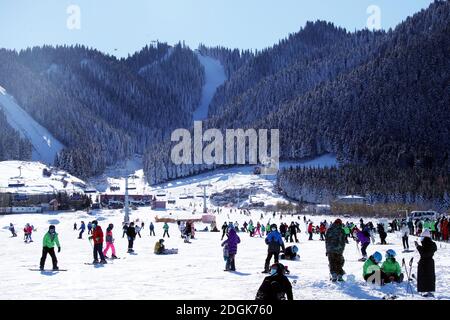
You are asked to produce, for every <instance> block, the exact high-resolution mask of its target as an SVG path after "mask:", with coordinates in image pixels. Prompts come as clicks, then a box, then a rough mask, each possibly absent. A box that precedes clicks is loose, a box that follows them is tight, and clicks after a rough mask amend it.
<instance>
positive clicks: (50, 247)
mask: <svg viewBox="0 0 450 320" xmlns="http://www.w3.org/2000/svg"><path fill="white" fill-rule="evenodd" d="M42 242H43V246H42V257H41V261H40V264H39V269H41V270H44V266H45V260H46V259H47V254H49V255H50V257H51V258H52V264H53V270H59V268H58V259H56V254H55V245H56V247H58V252H61V245H60V243H59V239H58V234H57V233H56V228H55V226H54V225H50V226H49V227H48V232H47V233H46V234H45V235H44V239H43V241H42Z"/></svg>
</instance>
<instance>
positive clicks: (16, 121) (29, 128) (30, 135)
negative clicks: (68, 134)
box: [0, 86, 64, 164]
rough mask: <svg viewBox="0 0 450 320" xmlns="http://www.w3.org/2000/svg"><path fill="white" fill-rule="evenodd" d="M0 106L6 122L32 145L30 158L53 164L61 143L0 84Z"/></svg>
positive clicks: (61, 145) (60, 148)
mask: <svg viewBox="0 0 450 320" xmlns="http://www.w3.org/2000/svg"><path fill="white" fill-rule="evenodd" d="M0 106H1V107H2V110H3V112H4V113H5V115H6V119H7V121H8V123H9V124H10V125H11V126H12V127H13V128H14V129H16V130H17V131H18V132H19V133H20V135H21V136H22V137H24V138H25V139H27V140H29V141H30V143H31V145H32V146H33V151H32V160H34V161H42V162H44V163H46V164H53V162H54V160H55V156H56V154H57V153H58V152H60V151H61V150H62V149H63V148H64V146H63V144H62V143H61V142H59V141H58V140H57V139H56V138H55V137H54V136H53V135H52V134H51V133H50V132H49V131H48V130H47V129H46V128H44V127H43V126H41V125H40V124H39V123H38V122H36V121H35V120H34V119H33V118H32V117H31V116H30V115H29V114H28V113H27V112H26V111H25V110H24V109H22V107H20V106H19V105H18V104H17V103H16V101H15V99H14V97H12V96H11V95H9V94H8V93H7V92H6V90H5V89H4V88H3V87H1V86H0Z"/></svg>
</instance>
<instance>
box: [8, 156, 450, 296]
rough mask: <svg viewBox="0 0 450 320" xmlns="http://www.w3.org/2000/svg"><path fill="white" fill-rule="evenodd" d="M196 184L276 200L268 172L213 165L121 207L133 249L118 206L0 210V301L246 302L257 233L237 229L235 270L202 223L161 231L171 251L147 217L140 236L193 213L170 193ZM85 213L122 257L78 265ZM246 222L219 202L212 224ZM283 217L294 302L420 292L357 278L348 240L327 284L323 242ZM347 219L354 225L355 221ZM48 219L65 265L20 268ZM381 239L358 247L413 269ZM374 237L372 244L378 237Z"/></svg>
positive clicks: (444, 284) (258, 245) (256, 216)
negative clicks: (188, 231)
mask: <svg viewBox="0 0 450 320" xmlns="http://www.w3.org/2000/svg"><path fill="white" fill-rule="evenodd" d="M325 159H328V160H330V157H329V156H327V157H325ZM322 160H323V159H322ZM314 161H315V162H314ZM314 161H313V163H315V165H324V163H328V164H329V163H330V162H329V161H317V159H315V160H314ZM309 163H310V164H311V162H309ZM303 165H306V163H303ZM269 178H270V177H269ZM200 182H211V183H212V184H213V187H212V188H211V189H210V190H209V191H208V193H210V192H213V191H216V190H217V191H220V190H223V189H226V188H233V186H247V185H252V183H255V184H259V183H261V187H262V188H263V189H264V191H263V192H262V193H261V194H260V195H255V196H257V197H260V198H264V201H265V202H267V203H275V202H277V201H280V200H283V199H282V198H281V197H280V196H278V195H276V194H275V193H273V191H272V187H273V179H272V178H270V179H265V178H264V177H262V176H256V175H252V174H251V171H250V168H247V167H241V168H233V169H223V170H217V171H214V172H212V173H208V174H202V175H198V176H196V177H191V178H186V179H183V180H177V181H174V182H171V183H167V184H163V185H160V186H158V187H157V188H155V189H154V190H153V191H154V192H155V191H157V192H158V193H162V192H165V193H166V196H165V197H166V198H169V197H171V198H173V199H176V204H175V205H170V206H169V207H168V210H167V211H166V212H161V211H153V210H150V209H149V208H138V210H132V211H131V216H130V218H131V219H132V220H136V219H139V220H140V221H144V222H145V229H144V230H143V231H142V232H141V235H142V238H139V237H138V238H137V240H136V242H135V246H134V247H135V251H136V255H129V254H127V253H126V251H127V240H126V238H122V230H121V222H122V220H123V212H122V211H121V210H100V211H95V212H93V214H92V215H89V214H87V213H86V212H80V211H78V212H64V213H58V212H56V213H47V214H25V215H5V216H0V242H1V243H2V244H3V246H2V247H3V249H2V251H1V252H0V261H1V262H0V274H2V277H1V278H0V289H1V290H0V299H198V300H202V299H225V300H233V299H250V300H251V299H254V297H255V294H256V291H257V290H258V288H259V286H260V284H261V282H262V281H263V279H264V276H265V275H264V274H262V273H261V271H262V270H263V267H264V260H265V257H266V252H267V246H266V245H265V243H264V239H263V238H251V237H249V235H248V234H245V233H239V236H240V237H241V244H240V245H239V246H238V253H237V256H236V267H237V271H236V272H232V273H230V272H224V271H223V269H224V266H225V263H224V261H223V257H222V248H221V246H220V244H221V239H220V238H221V233H214V232H199V231H198V230H201V229H203V228H204V227H205V225H203V224H201V223H196V225H195V227H196V229H197V233H196V239H193V240H192V243H191V244H187V243H184V242H183V241H182V239H181V237H180V234H179V231H178V229H177V225H176V224H170V229H169V233H170V235H171V237H170V238H169V239H168V238H166V242H165V245H166V248H178V249H179V254H177V255H169V256H157V255H154V254H153V248H154V245H155V242H156V241H157V240H158V239H160V237H161V236H162V233H163V230H162V223H156V224H155V227H156V237H150V235H149V229H148V226H149V223H150V221H153V222H154V218H155V216H156V215H159V216H161V215H163V214H168V213H173V215H175V214H176V213H177V212H178V213H181V212H182V213H184V214H188V215H189V214H191V212H192V211H193V210H194V209H196V210H197V212H199V211H201V206H202V199H201V198H198V197H195V198H194V199H183V200H180V199H179V196H181V195H183V194H184V193H188V194H189V193H190V194H200V188H198V187H196V186H197V184H198V183H200ZM163 198H164V197H163ZM194 206H195V207H194ZM208 206H210V204H209V203H208ZM213 209H214V208H213ZM233 210H234V209H233ZM260 215H261V211H258V210H252V216H251V218H252V220H253V221H254V222H255V223H256V222H257V221H260V222H262V223H264V224H266V223H267V222H268V221H270V222H272V223H273V222H275V223H277V224H279V222H280V217H279V216H277V217H276V218H275V219H273V218H272V215H270V214H269V215H267V216H264V218H263V219H260ZM308 218H311V219H312V220H313V222H314V223H315V224H317V223H319V222H320V221H322V220H324V219H326V220H327V221H332V220H334V219H335V217H325V216H314V217H308ZM94 219H97V220H98V221H99V222H100V225H101V227H102V228H103V230H105V229H106V227H107V225H108V224H109V223H113V224H114V225H115V228H114V230H113V231H114V237H115V239H116V241H115V245H116V250H117V255H118V256H119V257H121V258H122V259H120V260H115V261H113V262H110V263H108V264H107V265H105V266H98V267H96V266H91V265H85V264H84V263H85V262H92V260H93V256H92V247H91V245H90V243H89V241H88V240H87V231H86V232H85V234H84V237H83V238H84V239H83V240H79V239H77V236H78V231H74V230H73V224H74V222H77V224H78V226H79V225H80V221H81V220H84V221H85V222H86V223H87V222H88V221H91V220H94ZM249 219H250V217H248V216H245V215H241V214H239V212H236V213H235V212H233V213H231V214H230V208H222V213H221V214H219V215H218V216H217V225H218V228H220V226H221V225H222V223H223V222H224V221H233V222H234V221H238V222H239V224H240V225H242V224H243V222H244V221H248V220H249ZM292 220H294V221H299V222H300V227H301V230H302V233H301V234H300V235H299V240H300V243H299V244H298V246H299V249H300V250H299V253H300V256H301V259H300V260H299V261H288V262H285V263H286V265H288V266H289V269H290V270H291V275H290V276H289V277H290V280H291V281H292V282H293V281H294V280H296V283H295V284H293V287H294V298H295V299H297V300H305V299H314V300H317V299H324V300H326V299H339V300H340V299H380V298H381V297H382V296H383V295H384V294H386V293H395V294H397V295H398V296H399V298H400V299H424V298H421V297H420V296H418V295H417V293H416V294H415V295H414V296H413V297H411V295H407V294H406V283H403V284H401V285H395V286H394V285H389V286H385V287H382V288H379V287H374V286H371V285H368V284H366V283H365V282H364V281H363V279H362V263H361V262H358V261H357V260H358V258H360V253H359V252H357V250H356V244H355V243H354V242H353V241H350V244H349V245H347V246H346V249H345V252H344V256H345V260H346V262H345V266H344V269H345V271H346V272H347V276H346V277H345V278H346V279H347V281H346V282H345V283H338V284H334V283H331V282H330V281H329V280H328V279H329V271H328V260H327V257H326V256H325V244H324V242H323V241H320V240H319V236H318V235H315V236H314V241H308V240H307V236H306V234H305V225H304V223H303V220H302V219H301V220H297V218H296V217H290V216H288V217H283V221H287V222H288V223H290V222H291V221H292ZM351 220H352V221H354V222H357V221H359V218H355V219H351ZM345 221H346V219H345V218H344V222H345ZM10 222H12V223H14V224H15V226H16V229H17V230H18V237H17V238H11V234H10V232H9V231H8V229H7V228H8V225H9V223H10ZM26 223H30V224H33V225H34V226H35V227H36V228H37V231H36V232H34V233H33V239H34V241H35V242H32V243H29V244H26V243H24V242H23V241H22V239H23V232H22V231H21V230H22V229H23V226H24V225H25V224H26ZM49 224H55V225H56V230H57V232H58V233H59V237H60V241H61V246H62V251H61V253H60V254H57V256H58V260H59V267H60V268H67V269H68V271H67V272H51V271H50V272H39V271H38V272H34V271H29V270H28V269H29V268H36V267H38V265H39V259H40V256H41V250H42V248H41V243H42V238H43V236H44V233H45V232H46V231H47V229H48V225H49ZM414 240H416V238H415V237H411V238H410V245H411V248H414V245H413V241H414ZM387 241H388V243H392V245H387V246H382V245H373V244H372V245H370V246H369V248H368V253H369V254H371V253H373V252H374V251H375V250H378V251H380V252H382V253H383V255H384V253H385V251H386V250H387V249H391V248H392V249H394V250H396V251H397V253H398V260H400V261H401V259H402V258H403V257H404V258H406V260H407V261H408V260H409V258H410V257H412V256H413V257H414V258H415V260H414V268H413V273H417V261H418V259H419V255H418V253H417V252H413V253H407V254H403V253H402V246H401V239H400V238H399V235H398V234H392V233H389V234H388V238H387ZM376 242H379V238H378V237H377V239H376ZM449 249H450V248H449V244H448V243H438V251H437V253H436V254H435V257H434V260H435V263H436V274H437V286H436V287H437V292H436V296H437V297H438V298H440V299H450V263H449V261H450V250H449ZM46 267H47V268H51V259H50V257H47V262H46ZM414 288H415V285H414Z"/></svg>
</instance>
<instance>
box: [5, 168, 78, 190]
mask: <svg viewBox="0 0 450 320" xmlns="http://www.w3.org/2000/svg"><path fill="white" fill-rule="evenodd" d="M19 168H20V169H19ZM44 169H47V170H49V171H52V175H51V176H50V177H46V176H43V174H42V172H43V170H44ZM64 182H66V183H67V184H66V186H64ZM10 183H23V184H24V185H25V186H23V187H8V185H9V184H10ZM84 184H85V183H84V182H83V181H82V180H80V179H78V178H76V177H74V176H72V175H70V174H68V173H67V172H65V171H63V170H56V169H54V168H51V167H48V166H46V165H45V164H42V163H40V162H29V161H1V162H0V188H1V191H2V192H11V193H20V194H44V193H54V192H58V191H66V192H67V193H69V194H71V193H73V192H83V188H82V186H83V185H84Z"/></svg>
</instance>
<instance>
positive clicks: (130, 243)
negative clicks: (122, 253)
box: [127, 222, 136, 253]
mask: <svg viewBox="0 0 450 320" xmlns="http://www.w3.org/2000/svg"><path fill="white" fill-rule="evenodd" d="M127 238H128V253H132V252H134V250H133V244H134V239H136V229H135V228H134V222H131V223H130V225H129V226H128V228H127Z"/></svg>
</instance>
